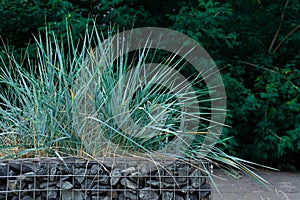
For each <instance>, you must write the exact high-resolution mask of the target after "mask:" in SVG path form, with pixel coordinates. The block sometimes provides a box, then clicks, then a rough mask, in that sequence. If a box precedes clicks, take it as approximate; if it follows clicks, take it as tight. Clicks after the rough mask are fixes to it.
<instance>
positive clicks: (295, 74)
mask: <svg viewBox="0 0 300 200" xmlns="http://www.w3.org/2000/svg"><path fill="white" fill-rule="evenodd" d="M2 2H3V3H2V5H1V7H0V18H1V23H0V34H1V37H2V38H3V40H4V42H5V43H8V44H9V46H8V47H9V50H8V51H10V50H12V51H15V50H18V52H19V54H21V53H20V49H23V48H25V47H26V44H27V43H28V42H30V38H31V39H32V34H37V33H38V31H39V30H40V31H41V30H42V29H43V27H45V21H47V25H48V26H51V27H52V28H53V30H55V31H60V32H61V34H62V37H64V36H65V35H64V34H65V33H64V30H65V22H66V20H67V21H68V23H69V24H70V27H71V28H72V29H73V32H74V33H76V34H77V35H75V36H74V37H75V39H78V38H80V34H81V32H82V30H83V28H84V27H85V24H86V22H87V20H88V17H91V18H94V17H96V23H97V25H98V27H99V29H101V30H103V31H106V30H107V29H108V27H109V26H110V25H111V26H118V27H119V29H120V30H122V29H123V27H125V29H130V28H132V27H145V26H160V27H166V28H171V29H173V30H177V31H180V32H182V33H185V34H187V35H189V36H190V37H192V38H193V39H195V40H196V41H198V42H200V43H201V44H202V45H203V47H204V48H205V49H206V50H207V51H208V52H209V53H210V55H211V56H212V57H213V59H214V60H215V61H216V63H217V64H218V66H219V69H221V73H222V74H223V77H224V82H225V84H226V90H227V98H228V109H229V113H228V116H227V124H228V125H230V126H231V127H232V128H226V129H225V130H224V133H223V138H230V139H228V140H226V142H225V143H224V144H222V145H220V146H221V147H222V148H223V149H224V150H226V151H227V152H229V153H230V154H232V155H235V156H239V157H242V158H246V159H250V160H252V161H256V162H260V163H265V164H268V165H272V166H275V167H279V168H289V169H295V168H298V169H300V164H299V161H297V158H298V157H299V155H300V114H299V113H300V67H299V66H300V41H299V38H300V3H299V1H298V0H290V1H282V0H275V1H270V0H269V1H259V0H247V1H242V0H239V1H212V0H205V1H197V0H192V1H187V0H176V1H171V0H167V1H153V0H152V1H151V0H143V1H138V0H113V1H104V0H94V1H93V0H89V1H71V0H69V1H63V0H52V1H42V0H39V1H31V0H27V1H25V0H24V1H22V0H12V1H2ZM45 16H47V17H45ZM74 30H76V31H74ZM32 48H33V47H32ZM29 52H32V51H31V50H30V49H29ZM1 53H4V51H3V46H1Z"/></svg>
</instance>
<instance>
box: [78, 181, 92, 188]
mask: <svg viewBox="0 0 300 200" xmlns="http://www.w3.org/2000/svg"><path fill="white" fill-rule="evenodd" d="M94 183H95V182H94V180H91V179H85V180H84V181H83V182H82V183H81V184H80V185H81V188H87V189H90V188H92V187H93V185H94Z"/></svg>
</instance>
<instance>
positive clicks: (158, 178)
mask: <svg viewBox="0 0 300 200" xmlns="http://www.w3.org/2000/svg"><path fill="white" fill-rule="evenodd" d="M124 161H125V160H124ZM121 164H122V165H120V164H119V165H117V166H115V167H114V165H107V164H103V163H101V162H96V161H87V160H83V159H76V158H71V159H70V158H68V159H66V160H65V161H61V160H58V159H46V160H30V159H28V160H22V161H18V160H14V161H1V162H0V182H1V183H0V199H13V200H17V199H21V200H31V199H35V200H42V199H49V200H56V199H63V200H96V199H97V200H98V199H102V200H108V199H124V200H125V199H128V200H135V199H142V200H158V199H162V200H173V199H174V200H181V199H182V200H185V199H188V200H199V199H200V200H206V199H210V197H211V185H210V184H209V177H208V175H209V174H208V172H206V170H204V168H206V169H208V166H209V164H208V163H206V164H205V165H204V164H203V163H201V167H196V165H195V164H194V165H191V164H188V163H184V162H179V161H176V162H174V163H172V164H169V165H167V166H164V167H158V166H156V167H153V166H151V168H150V170H149V167H148V170H143V169H142V168H141V167H138V166H137V167H134V166H128V165H127V162H126V161H125V162H123V163H121ZM149 166H150V165H149ZM198 166H199V165H198Z"/></svg>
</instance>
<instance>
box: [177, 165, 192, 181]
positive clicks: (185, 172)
mask: <svg viewBox="0 0 300 200" xmlns="http://www.w3.org/2000/svg"><path fill="white" fill-rule="evenodd" d="M189 171H190V169H189V168H188V167H183V168H180V169H178V177H177V181H178V182H179V183H185V182H186V180H187V177H188V176H189Z"/></svg>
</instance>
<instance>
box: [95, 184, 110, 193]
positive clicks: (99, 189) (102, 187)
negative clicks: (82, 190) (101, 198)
mask: <svg viewBox="0 0 300 200" xmlns="http://www.w3.org/2000/svg"><path fill="white" fill-rule="evenodd" d="M110 190H111V187H110V186H108V185H95V186H94V187H93V188H92V195H93V196H95V195H98V194H104V193H107V192H110Z"/></svg>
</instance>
